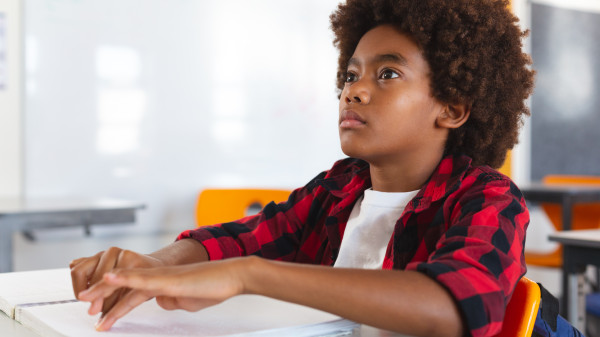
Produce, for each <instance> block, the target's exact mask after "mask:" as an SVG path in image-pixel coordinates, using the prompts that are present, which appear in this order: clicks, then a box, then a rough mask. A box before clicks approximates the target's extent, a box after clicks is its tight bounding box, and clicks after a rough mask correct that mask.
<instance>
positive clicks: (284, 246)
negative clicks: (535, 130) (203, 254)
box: [178, 156, 529, 336]
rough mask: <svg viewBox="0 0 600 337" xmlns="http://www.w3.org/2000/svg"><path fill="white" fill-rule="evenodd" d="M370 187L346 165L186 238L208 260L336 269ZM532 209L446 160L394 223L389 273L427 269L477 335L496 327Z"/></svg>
mask: <svg viewBox="0 0 600 337" xmlns="http://www.w3.org/2000/svg"><path fill="white" fill-rule="evenodd" d="M369 187H371V178H370V174H369V164H368V163H366V162H364V161H362V160H357V159H351V158H348V159H344V160H341V161H339V162H337V163H335V165H334V166H333V168H331V170H329V171H326V172H323V173H321V174H319V175H318V176H317V177H316V178H314V179H313V180H311V181H310V182H309V183H308V184H307V185H306V186H305V187H303V188H299V189H297V190H295V191H293V192H292V194H291V195H290V198H289V200H288V201H287V202H284V203H280V204H275V203H270V204H268V205H267V206H265V208H264V209H263V210H262V212H260V213H259V214H257V215H254V216H249V217H245V218H243V219H240V220H238V221H235V222H230V223H223V224H218V225H216V226H211V227H200V228H196V229H193V230H188V231H185V232H183V233H181V234H180V235H179V237H178V239H183V238H194V239H196V240H198V241H200V242H201V243H202V244H203V245H204V246H205V247H206V250H207V251H208V254H209V256H210V259H211V260H217V259H224V258H229V257H235V256H244V255H258V256H262V257H264V258H268V259H275V260H282V261H293V262H301V263H312V264H321V265H333V263H334V261H335V259H336V257H337V253H338V252H339V249H340V244H341V241H342V237H343V235H344V229H345V227H346V222H347V221H348V217H349V216H350V212H351V211H352V208H353V206H354V204H355V202H356V200H357V199H358V198H359V197H360V196H361V195H362V194H363V192H364V191H365V190H366V189H367V188H369ZM528 223H529V212H528V211H527V208H526V206H525V200H524V199H523V196H522V194H521V192H520V191H519V189H518V188H517V187H516V186H515V184H514V183H513V182H512V181H511V180H510V179H509V178H507V177H506V176H504V175H502V174H500V173H499V172H497V171H495V170H493V169H491V168H489V167H487V166H480V167H473V166H471V159H470V158H468V157H465V156H459V157H452V156H448V157H446V158H444V159H443V160H442V161H441V162H440V164H439V166H438V167H437V169H436V170H435V172H434V173H433V175H432V176H431V178H430V179H429V181H428V182H427V183H426V184H425V185H424V186H423V188H422V189H421V190H420V191H419V193H418V194H417V195H416V196H415V198H414V199H412V200H411V201H410V202H409V203H408V205H407V206H406V209H405V210H404V213H403V214H402V216H401V217H400V219H398V221H397V223H396V227H395V229H394V232H393V234H392V237H391V238H390V242H389V244H388V248H387V252H386V256H385V259H384V262H383V268H384V269H392V268H393V269H408V270H417V271H420V272H423V273H425V274H427V275H429V276H430V277H432V278H433V279H435V280H437V281H438V282H439V283H440V284H442V285H443V286H444V287H446V288H447V289H448V290H449V291H450V292H451V294H452V295H453V296H454V298H455V299H456V301H457V303H458V305H459V307H460V308H461V310H462V312H463V314H464V317H465V319H466V322H467V324H468V328H469V329H470V331H471V333H472V335H474V336H492V335H495V334H497V333H498V332H499V331H500V328H501V326H502V320H503V318H504V310H505V307H506V304H507V302H508V300H509V299H510V297H511V295H512V292H513V290H514V288H515V286H516V284H517V281H518V280H519V278H520V277H521V276H522V275H523V274H525V271H526V268H525V259H524V255H523V248H524V244H525V230H526V228H527V225H528Z"/></svg>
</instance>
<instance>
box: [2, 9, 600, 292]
mask: <svg viewBox="0 0 600 337" xmlns="http://www.w3.org/2000/svg"><path fill="white" fill-rule="evenodd" d="M338 3H339V1H337V0H284V1H281V0H2V2H1V3H0V158H1V159H0V197H21V198H30V197H47V198H58V197H89V198H98V197H102V198H117V199H125V200H132V201H137V202H140V203H143V204H144V205H145V206H146V208H145V209H144V210H141V211H138V219H137V221H136V223H135V225H123V226H94V227H92V229H91V235H90V236H86V235H85V234H84V230H83V229H82V228H68V229H65V228H62V229H52V230H37V231H34V233H30V234H32V235H30V238H29V239H28V238H26V237H25V236H24V235H22V234H21V233H15V235H14V242H15V247H14V250H15V258H14V269H15V270H31V269H41V268H54V267H63V266H66V265H68V262H69V261H70V260H71V259H73V258H76V257H80V256H84V255H91V254H94V253H95V252H97V251H99V250H102V249H106V248H107V247H109V246H111V245H119V246H124V247H126V248H131V249H134V250H139V251H142V252H149V251H152V250H155V249H157V248H159V247H161V246H163V245H164V244H166V243H168V242H171V241H172V240H173V239H174V238H175V235H176V234H177V233H178V232H180V231H182V230H184V229H188V228H192V227H194V226H195V220H194V205H195V202H196V199H197V197H198V193H199V192H200V191H201V190H203V189H206V188H210V187H219V188H224V187H261V188H283V189H291V188H295V187H299V186H302V185H304V184H305V183H306V182H308V181H309V180H310V179H311V178H312V177H314V176H315V175H316V174H318V173H319V172H321V171H322V170H325V169H328V168H329V167H330V166H331V164H332V163H333V162H334V161H335V160H337V159H340V158H342V157H344V155H343V153H342V152H341V151H340V149H339V142H338V136H337V125H336V124H337V123H336V122H337V92H336V90H335V73H336V68H337V54H336V50H335V49H334V47H333V45H332V40H333V35H332V33H331V31H330V30H329V15H330V14H331V12H332V11H333V10H334V9H335V7H336V5H337V4H338ZM512 9H513V11H514V12H515V13H516V14H517V15H518V17H519V18H520V20H521V22H520V24H521V25H522V27H523V28H524V29H527V28H528V29H531V34H530V36H529V38H527V39H526V40H525V46H524V48H525V50H526V51H527V52H529V53H531V54H532V57H533V60H534V68H535V69H536V71H537V83H536V92H535V94H534V96H533V97H532V99H531V100H530V105H531V110H532V117H531V118H528V119H527V120H526V121H525V124H524V127H523V130H522V133H521V139H520V144H519V145H518V146H517V148H515V149H514V150H513V151H512V153H511V155H510V159H509V161H508V162H507V163H506V165H505V167H504V168H503V170H504V172H506V173H507V174H510V175H511V177H512V178H513V179H514V180H515V181H516V182H517V183H518V184H523V185H525V184H528V183H530V182H532V181H538V180H540V179H542V178H543V177H544V176H545V175H548V174H585V175H600V169H599V168H600V152H599V151H598V150H597V148H598V147H597V145H598V144H599V143H600V132H598V126H599V125H600V111H598V109H597V106H598V102H597V101H598V99H599V97H600V95H598V92H599V87H598V81H599V79H600V61H598V59H597V57H596V55H598V54H599V50H598V49H599V48H600V47H599V46H598V43H597V41H599V36H598V35H599V34H600V20H599V19H600V3H599V2H598V1H593V0H587V1H586V0H578V1H573V0H535V1H527V0H513V2H512ZM531 206H532V209H531V211H532V225H531V226H530V233H529V235H528V242H527V245H528V249H534V250H536V249H537V250H540V251H544V250H550V249H554V246H553V245H552V244H551V243H549V242H548V241H547V240H546V235H547V233H548V231H551V230H552V225H551V224H550V222H549V220H548V218H547V216H546V215H545V213H544V211H543V210H541V209H540V208H538V207H536V205H531ZM31 237H32V238H34V240H31ZM531 270H532V272H533V273H537V274H534V276H533V278H534V279H536V280H538V281H543V282H544V283H546V284H547V286H548V288H549V289H551V290H552V291H553V292H555V293H556V292H559V277H558V272H557V270H552V269H545V268H538V269H536V268H535V267H534V268H532V269H531Z"/></svg>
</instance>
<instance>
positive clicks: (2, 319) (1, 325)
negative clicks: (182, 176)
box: [0, 311, 410, 337]
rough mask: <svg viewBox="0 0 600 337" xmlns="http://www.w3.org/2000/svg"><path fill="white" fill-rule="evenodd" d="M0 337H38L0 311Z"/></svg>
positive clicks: (359, 335)
mask: <svg viewBox="0 0 600 337" xmlns="http://www.w3.org/2000/svg"><path fill="white" fill-rule="evenodd" d="M0 336H11V337H39V335H38V334H36V333H35V332H33V331H32V330H30V329H28V328H26V327H24V326H23V325H21V324H20V323H18V322H16V321H15V320H13V319H11V318H9V317H8V316H6V314H5V313H3V312H1V311H0ZM344 336H345V337H346V336H349V337H410V336H406V335H402V334H399V333H395V332H391V331H387V330H381V329H377V328H373V327H371V326H367V325H361V326H360V327H359V328H358V329H356V330H355V331H353V333H352V334H351V335H344Z"/></svg>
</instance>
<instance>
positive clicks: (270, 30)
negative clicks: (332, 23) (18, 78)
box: [25, 0, 344, 232]
mask: <svg viewBox="0 0 600 337" xmlns="http://www.w3.org/2000/svg"><path fill="white" fill-rule="evenodd" d="M337 3H338V1H337V0H287V1H279V0H179V1H173V0H78V1H54V0H26V1H25V17H26V22H25V41H26V42H25V49H26V52H27V64H26V66H25V68H26V69H25V76H26V81H27V88H28V90H27V92H26V94H25V101H26V103H27V104H26V109H25V125H26V134H25V139H26V145H25V163H26V167H25V179H26V187H25V191H26V194H27V195H28V196H86V197H99V196H101V197H112V198H121V199H130V200H139V201H141V202H144V203H145V204H146V205H147V206H148V207H147V209H146V210H144V211H143V212H141V213H140V215H141V220H140V223H139V226H140V227H143V228H144V229H145V230H148V231H159V230H180V229H183V228H189V227H192V226H194V219H193V209H194V202H195V199H196V196H197V194H198V193H199V192H200V191H201V190H202V189H203V188H207V187H277V188H294V187H299V186H302V185H304V184H305V183H307V182H308V181H309V180H310V179H311V178H312V177H314V176H315V175H317V174H318V173H319V172H321V171H322V170H325V169H328V168H329V167H331V165H332V164H333V162H334V161H335V160H337V159H340V158H342V157H344V155H343V154H342V153H341V151H340V149H339V141H338V131H337V115H338V112H337V111H338V107H337V106H338V100H337V93H336V90H335V74H336V68H337V53H336V51H335V49H334V47H333V45H332V33H331V32H330V30H329V15H330V13H331V12H332V10H333V9H334V7H335V6H336V4H337ZM100 230H102V229H98V231H100ZM123 230H125V231H127V230H128V229H127V228H125V229H123ZM131 231H132V232H136V231H139V229H138V228H133V229H131Z"/></svg>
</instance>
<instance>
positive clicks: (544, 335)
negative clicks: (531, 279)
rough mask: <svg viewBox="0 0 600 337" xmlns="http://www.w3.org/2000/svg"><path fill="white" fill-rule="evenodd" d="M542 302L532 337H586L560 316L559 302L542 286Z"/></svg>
mask: <svg viewBox="0 0 600 337" xmlns="http://www.w3.org/2000/svg"><path fill="white" fill-rule="evenodd" d="M538 285H539V286H540V290H541V293H542V301H541V302H540V309H539V310H538V313H537V317H536V319H535V325H534V326H533V334H532V335H531V336H532V337H584V336H583V334H582V333H581V332H580V331H579V330H577V329H576V328H575V327H574V326H573V325H571V323H569V322H568V321H567V320H566V319H564V318H563V317H562V316H560V315H559V314H558V300H557V299H556V297H554V296H553V295H552V294H551V293H550V292H548V290H546V288H544V287H543V286H542V285H541V284H539V283H538Z"/></svg>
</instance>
